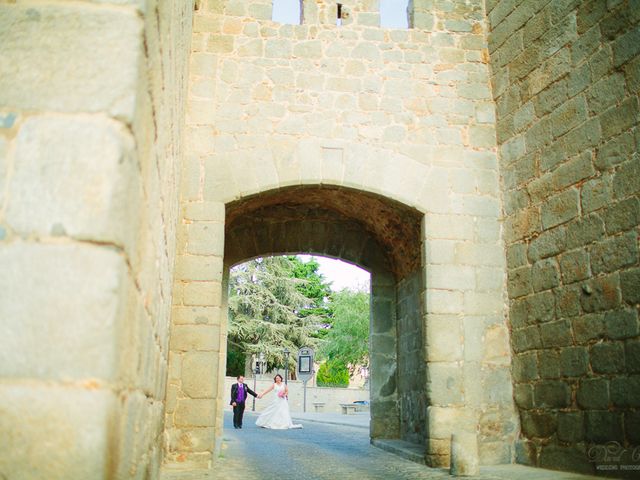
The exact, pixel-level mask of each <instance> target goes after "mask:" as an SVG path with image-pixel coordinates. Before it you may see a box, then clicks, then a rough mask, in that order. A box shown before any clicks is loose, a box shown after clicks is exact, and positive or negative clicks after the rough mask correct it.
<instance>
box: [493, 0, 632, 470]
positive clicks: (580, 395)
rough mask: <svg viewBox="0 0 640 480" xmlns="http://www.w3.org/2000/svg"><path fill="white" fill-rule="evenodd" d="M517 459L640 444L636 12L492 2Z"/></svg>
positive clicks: (578, 462)
mask: <svg viewBox="0 0 640 480" xmlns="http://www.w3.org/2000/svg"><path fill="white" fill-rule="evenodd" d="M487 9H488V19H489V23H490V27H491V32H490V34H489V50H490V58H491V67H492V79H493V95H494V97H495V100H496V105H497V119H498V123H497V138H498V142H499V145H500V162H501V173H502V185H503V190H504V209H505V242H506V245H507V266H508V275H509V283H508V291H509V298H510V305H511V307H510V310H511V313H510V317H511V326H512V348H513V351H514V353H515V357H514V362H513V377H514V381H515V400H516V402H517V404H518V407H519V408H520V417H521V422H522V441H521V442H520V445H519V453H518V460H519V461H521V462H525V463H530V464H534V465H539V466H544V467H551V468H559V469H575V470H584V471H590V470H591V469H592V468H593V465H591V464H589V461H588V458H587V450H588V448H589V447H590V446H592V445H593V444H604V443H606V442H610V441H616V442H619V443H620V444H621V445H623V446H624V447H628V446H630V445H638V444H640V437H639V436H638V431H639V429H638V426H639V425H640V416H639V414H638V412H637V411H636V410H635V408H637V407H638V399H640V376H638V373H639V372H640V362H639V359H640V356H639V352H640V342H639V340H638V302H639V300H640V296H639V292H640V280H639V279H640V269H639V265H640V263H639V257H638V232H639V229H638V224H639V223H640V201H639V200H638V193H639V191H640V180H639V179H640V161H639V157H638V149H639V147H640V128H639V127H638V123H639V119H640V109H639V106H638V91H639V87H640V57H639V53H640V27H639V25H638V24H639V22H640V4H639V3H638V2H637V1H635V0H620V1H606V2H605V1H569V0H566V1H541V2H533V1H531V2H515V1H512V0H499V1H497V0H489V1H487Z"/></svg>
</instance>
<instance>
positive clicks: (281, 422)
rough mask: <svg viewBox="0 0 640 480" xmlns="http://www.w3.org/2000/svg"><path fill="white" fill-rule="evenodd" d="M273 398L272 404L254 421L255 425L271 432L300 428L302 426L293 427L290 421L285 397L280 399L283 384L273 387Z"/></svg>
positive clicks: (287, 402)
mask: <svg viewBox="0 0 640 480" xmlns="http://www.w3.org/2000/svg"><path fill="white" fill-rule="evenodd" d="M273 392H274V393H275V398H274V399H273V402H271V404H269V406H267V408H265V409H264V411H263V412H262V413H261V414H260V416H259V417H258V420H256V425H257V426H259V427H262V428H271V429H273V430H286V429H289V428H302V425H294V423H293V422H292V421H291V414H290V413H289V401H288V400H287V398H286V397H281V396H280V393H281V392H284V384H283V383H281V384H280V385H279V386H278V384H277V383H276V384H274V385H273Z"/></svg>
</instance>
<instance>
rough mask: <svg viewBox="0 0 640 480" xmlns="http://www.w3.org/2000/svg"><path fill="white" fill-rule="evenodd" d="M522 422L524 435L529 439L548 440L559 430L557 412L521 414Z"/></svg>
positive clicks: (527, 412)
mask: <svg viewBox="0 0 640 480" xmlns="http://www.w3.org/2000/svg"><path fill="white" fill-rule="evenodd" d="M520 421H521V426H522V433H524V434H525V435H526V437H527V438H535V437H538V438H547V437H550V436H551V435H553V434H554V433H555V432H556V430H557V428H558V414H557V413H556V412H552V411H549V412H529V411H525V412H521V413H520Z"/></svg>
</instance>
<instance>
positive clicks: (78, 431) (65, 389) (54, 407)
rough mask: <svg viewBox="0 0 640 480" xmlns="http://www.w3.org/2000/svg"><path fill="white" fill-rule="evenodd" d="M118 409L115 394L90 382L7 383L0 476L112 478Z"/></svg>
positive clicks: (0, 406)
mask: <svg viewBox="0 0 640 480" xmlns="http://www.w3.org/2000/svg"><path fill="white" fill-rule="evenodd" d="M117 408H118V399H117V397H116V395H114V393H113V392H111V391H108V390H103V389H101V388H96V385H94V384H91V382H87V383H86V384H85V385H84V386H75V387H74V386H71V385H67V386H61V385H59V384H51V385H45V384H38V383H31V384H22V385H19V384H10V383H4V384H3V385H2V387H0V411H1V412H2V415H0V435H1V436H2V438H3V443H4V447H3V448H2V450H1V451H0V474H1V475H2V476H6V477H7V478H20V479H23V478H24V479H32V478H39V479H40V478H47V479H76V478H77V479H81V478H82V479H89V478H91V479H96V480H106V479H108V478H109V477H110V475H109V471H110V466H111V462H112V456H111V455H112V453H113V452H112V443H111V441H110V439H111V438H113V435H115V434H116V432H115V431H114V420H116V419H117ZM53 439H55V441H54V440H53ZM61 447H63V448H61Z"/></svg>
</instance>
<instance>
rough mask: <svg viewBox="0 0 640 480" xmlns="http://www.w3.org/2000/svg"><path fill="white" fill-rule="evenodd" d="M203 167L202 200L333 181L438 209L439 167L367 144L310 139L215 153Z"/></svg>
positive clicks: (423, 208) (233, 198)
mask: <svg viewBox="0 0 640 480" xmlns="http://www.w3.org/2000/svg"><path fill="white" fill-rule="evenodd" d="M204 170H205V174H204V181H203V185H202V196H203V197H204V199H205V200H206V201H212V202H221V203H224V204H227V203H230V202H233V201H236V200H238V199H240V198H243V197H247V196H252V195H256V194H258V193H260V192H267V191H269V190H274V189H279V188H284V187H290V186H296V185H334V186H338V187H344V188H349V189H357V190H363V191H367V192H370V193H374V194H377V195H379V196H381V197H384V198H388V199H390V200H392V201H396V202H399V203H402V204H404V205H406V206H407V207H409V208H414V209H416V210H418V211H421V212H425V211H428V210H431V208H430V207H431V206H432V205H433V206H434V208H435V210H436V211H438V210H439V208H438V207H437V206H435V205H434V203H433V199H434V197H433V196H432V193H433V192H432V191H433V186H434V181H436V182H437V180H438V178H439V177H440V176H441V172H442V171H441V169H439V168H434V167H433V165H431V164H430V163H427V162H426V161H425V163H421V162H418V161H416V160H413V159H411V158H409V157H407V156H406V155H402V154H400V153H397V152H394V151H391V150H388V149H385V148H380V147H375V146H372V145H368V144H366V143H354V142H347V141H340V140H326V139H322V138H312V137H308V138H302V139H299V140H297V141H296V142H294V143H286V142H282V143H281V144H279V145H276V144H267V145H260V146H256V147H255V148H253V149H250V150H245V151H243V152H242V153H241V154H240V156H239V155H238V153H237V152H233V153H229V154H226V153H219V154H217V155H215V156H211V157H207V158H206V159H205V161H204ZM208 173H209V175H208ZM438 200H440V198H439V199H438ZM440 208H442V207H440Z"/></svg>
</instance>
